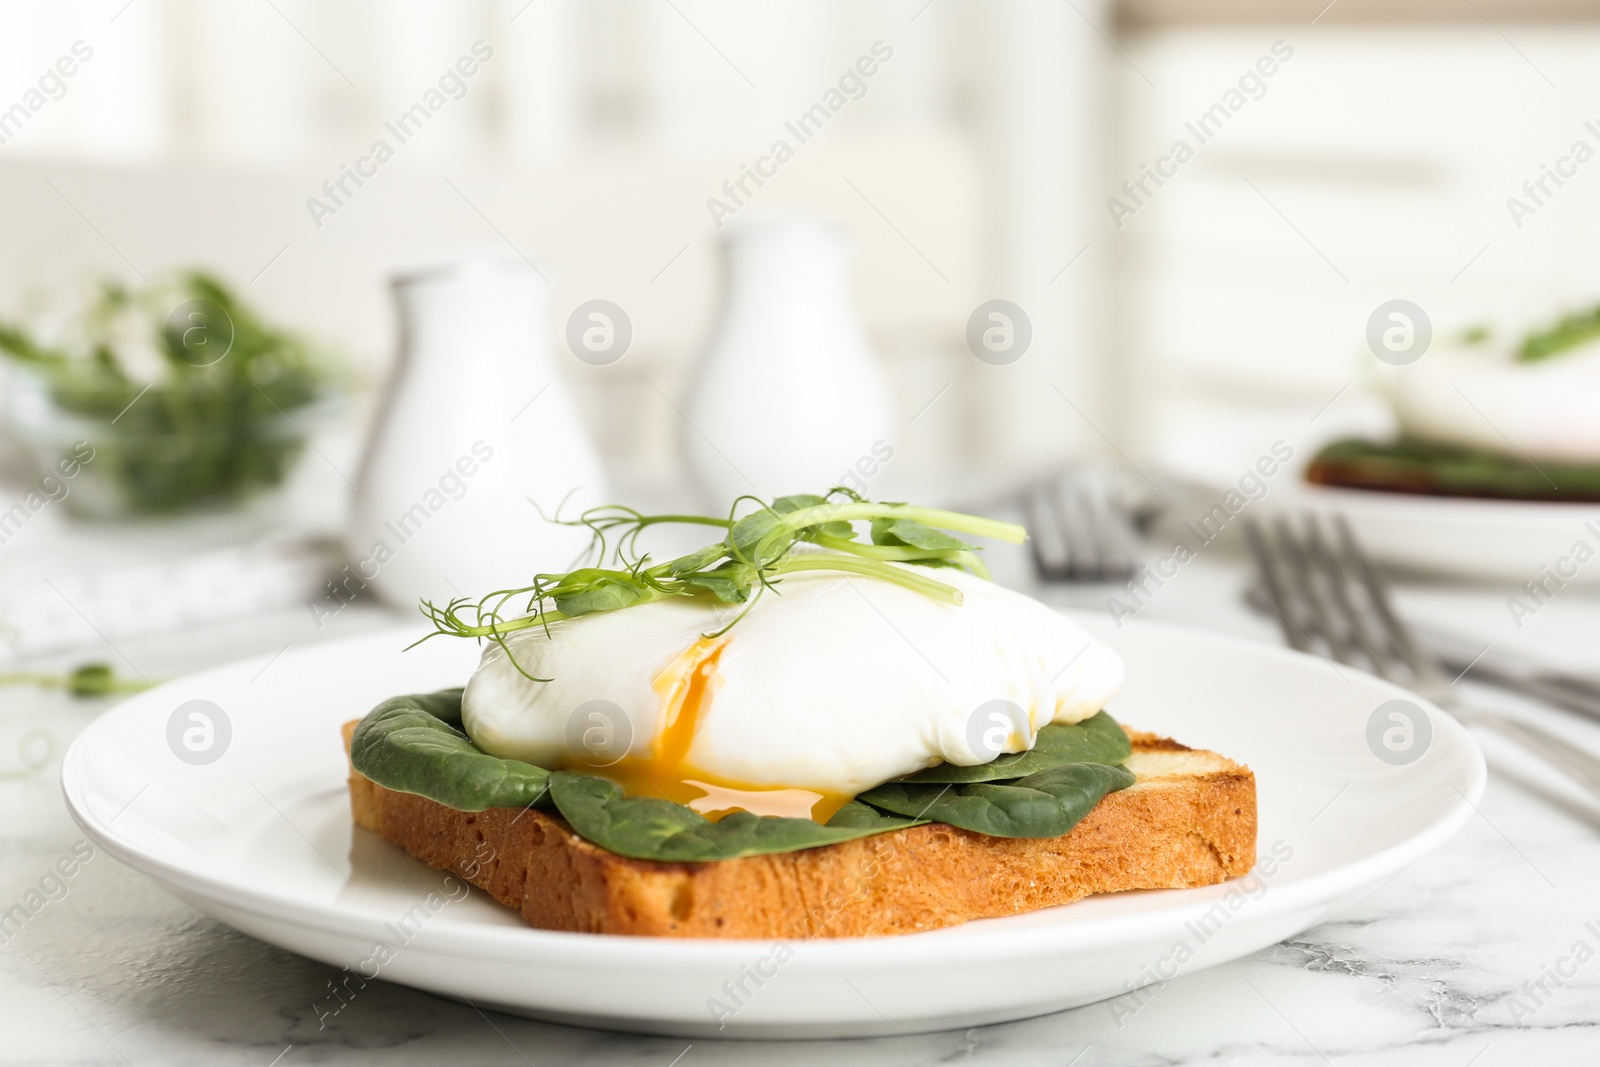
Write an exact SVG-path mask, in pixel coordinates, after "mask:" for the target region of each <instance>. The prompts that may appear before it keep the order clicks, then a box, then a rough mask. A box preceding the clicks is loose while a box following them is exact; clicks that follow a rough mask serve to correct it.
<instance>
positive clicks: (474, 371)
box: [340, 258, 606, 605]
mask: <svg viewBox="0 0 1600 1067" xmlns="http://www.w3.org/2000/svg"><path fill="white" fill-rule="evenodd" d="M547 289H548V286H547V284H546V283H545V281H544V279H543V278H541V277H540V276H539V275H538V273H536V272H535V271H534V269H533V268H532V267H530V266H529V265H528V264H527V263H525V262H523V261H522V260H520V259H515V258H479V259H468V260H462V261H456V262H451V263H447V264H440V265H437V266H432V267H426V268H422V269H419V270H414V271H409V272H406V273H404V274H401V275H398V276H396V277H395V279H394V295H395V301H396V304H397V306H398V312H399V322H400V350H399V356H398V360H397V362H396V366H395V368H394V372H393V376H392V378H391V380H390V383H389V387H388V392H387V396H386V400H385V404H384V407H383V410H382V412H381V413H380V415H379V417H378V420H377V423H376V425H375V427H374V428H373V431H372V434H371V437H370V438H369V440H368V443H367V451H366V455H365V458H364V460H363V462H362V465H361V473H360V477H359V479H358V481H357V488H356V492H355V505H354V509H353V515H352V517H351V522H350V526H349V529H348V531H347V535H346V549H347V551H348V554H349V556H350V559H351V564H350V566H349V568H348V569H347V571H346V573H345V574H344V575H343V576H341V580H340V581H341V584H342V585H343V586H345V587H346V588H347V589H349V591H350V592H355V589H354V588H351V587H352V586H353V585H357V584H360V587H361V588H364V587H365V585H371V586H372V587H373V588H374V589H375V590H376V591H377V592H378V593H379V594H380V595H381V596H382V597H383V598H384V599H385V600H388V601H390V602H392V603H395V604H402V605H412V604H415V603H416V602H417V600H419V599H421V598H427V599H430V600H433V601H435V602H440V603H442V602H444V601H447V600H449V599H450V598H452V597H455V596H471V597H474V598H476V597H478V596H481V595H483V594H484V593H488V592H491V591H493V590H496V589H505V588H513V587H519V586H524V585H528V584H530V582H531V580H532V578H533V575H534V574H535V573H538V572H557V571H564V570H567V569H568V568H569V567H570V565H571V564H572V562H573V560H574V558H575V557H576V556H577V555H578V554H579V553H581V552H582V550H583V548H584V546H585V545H586V544H587V543H588V537H587V531H583V530H581V529H573V528H570V527H565V526H558V525H554V524H551V523H549V522H546V521H545V520H544V519H542V518H540V515H539V510H538V509H537V508H535V506H534V503H535V502H537V504H538V507H539V508H542V509H543V510H544V512H545V513H546V514H547V515H549V514H553V513H554V512H555V510H556V508H557V507H558V506H562V504H563V501H564V500H565V505H564V506H562V510H561V517H562V518H572V517H574V516H576V515H577V514H578V513H579V512H581V511H582V510H583V509H584V508H586V507H590V506H593V505H595V504H598V503H603V502H605V500H606V497H605V492H606V489H605V484H604V475H603V473H602V470H601V466H600V461H599V458H598V457H597V455H596V454H595V450H594V448H593V446H592V445H591V443H590V441H589V438H588V436H587V434H586V432H585V430H584V428H583V425H582V423H581V422H580V421H579V418H578V415H577V412H576V410H575V408H574V406H573V403H572V400H571V397H570V395H569V394H568V392H567V389H566V387H565V385H563V383H562V381H561V378H560V375H559V373H558V371H557V368H556V364H555V360H554V359H553V358H552V356H551V353H550V349H549V346H548V343H547V340H546V338H547V336H548V330H547V328H546V327H547V323H546V304H547Z"/></svg>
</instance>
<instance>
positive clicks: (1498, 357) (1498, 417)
mask: <svg viewBox="0 0 1600 1067" xmlns="http://www.w3.org/2000/svg"><path fill="white" fill-rule="evenodd" d="M1388 392H1389V396H1390V400H1391V402H1392V403H1393V406H1394V410H1395V415H1396V417H1397V418H1398V420H1399V422H1400V425H1401V427H1402V429H1403V430H1404V431H1405V432H1406V433H1407V434H1410V435H1411V436H1414V437H1418V438H1421V439H1423V440H1428V441H1438V442H1441V443H1445V444H1455V445H1464V446H1466V447H1469V448H1480V449H1483V450H1485V451H1489V452H1497V453H1501V454H1504V455H1508V456H1512V457H1516V456H1519V455H1520V456H1524V457H1526V458H1528V459H1531V460H1533V461H1534V462H1539V461H1541V460H1550V461H1556V462H1560V461H1565V462H1572V463H1584V462H1600V343H1591V344H1588V345H1585V346H1583V347H1582V348H1578V349H1574V350H1573V351H1570V352H1563V353H1561V354H1560V355H1556V356H1552V357H1550V358H1549V359H1544V360H1539V361H1536V362H1533V363H1520V362H1516V361H1515V360H1514V359H1513V358H1512V357H1511V353H1509V352H1496V351H1492V350H1491V351H1480V350H1475V349H1448V348H1447V349H1441V350H1438V351H1433V352H1429V353H1427V354H1426V355H1424V356H1423V358H1422V359H1420V360H1419V361H1417V362H1416V363H1414V364H1412V365H1410V366H1407V367H1403V368H1400V369H1399V370H1398V372H1396V373H1393V374H1392V375H1391V378H1390V381H1389V382H1388Z"/></svg>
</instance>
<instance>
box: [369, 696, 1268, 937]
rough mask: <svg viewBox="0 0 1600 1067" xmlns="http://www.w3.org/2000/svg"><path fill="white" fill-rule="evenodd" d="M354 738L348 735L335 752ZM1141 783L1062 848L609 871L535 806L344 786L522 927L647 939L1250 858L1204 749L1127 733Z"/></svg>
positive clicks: (933, 906)
mask: <svg viewBox="0 0 1600 1067" xmlns="http://www.w3.org/2000/svg"><path fill="white" fill-rule="evenodd" d="M354 729H355V723H354V722H351V723H348V724H346V725H345V728H344V735H345V747H346V749H347V750H348V748H349V744H350V735H351V732H352V731H353V730H354ZM1129 737H1130V738H1131V739H1132V741H1133V756H1132V757H1131V758H1130V759H1129V760H1128V764H1127V766H1128V769H1129V770H1131V771H1133V772H1134V774H1135V775H1137V776H1138V780H1137V781H1136V782H1135V783H1134V784H1133V785H1132V786H1130V787H1129V788H1127V789H1123V790H1120V791H1119V792H1116V793H1112V794H1110V795H1108V796H1107V797H1106V798H1105V799H1103V800H1101V801H1100V803H1099V804H1098V805H1097V806H1096V807H1095V809H1094V810H1093V811H1091V812H1090V813H1089V814H1088V816H1087V817H1085V818H1084V819H1083V821H1082V822H1080V823H1078V825H1077V826H1075V827H1073V828H1072V830H1071V831H1069V832H1068V833H1066V834H1065V835H1063V836H1061V837H1055V838H1004V837H988V836H986V835H983V834H977V833H972V832H971V831H968V830H959V829H956V828H955V827H952V826H946V825H943V824H929V825H925V826H915V827H912V828H911V829H908V830H897V831H893V832H890V833H885V834H879V835H877V836H874V837H867V838H862V839H860V840H856V841H847V842H844V843H842V844H837V845H825V846H823V847H821V848H812V849H805V850H802V851H799V852H786V853H780V854H778V855H771V856H750V857H746V858H743V859H734V860H724V861H721V862H717V863H661V862H656V861H653V860H635V859H628V858H626V857H623V856H618V855H616V854H615V853H613V852H608V851H606V850H605V849H603V848H600V847H599V846H597V845H594V844H591V843H590V842H588V841H585V840H584V839H583V838H581V837H579V836H578V835H577V834H575V833H573V832H572V830H571V829H570V828H568V826H567V824H566V822H565V821H563V820H562V819H561V817H560V816H558V815H553V814H548V813H546V812H543V811H536V810H533V809H528V810H521V809H513V808H493V809H490V810H488V811H480V812H465V811H456V810H455V809H454V808H448V807H445V806H444V805H443V804H440V803H437V802H436V801H432V800H429V799H427V798H426V797H421V796H417V795H415V794H412V793H399V792H395V791H393V790H390V789H385V788H384V787H382V786H380V785H377V784H375V783H374V782H372V781H370V780H368V779H367V778H365V777H363V776H362V775H360V774H359V773H357V772H356V771H354V770H352V771H351V772H350V807H351V811H352V814H353V815H354V817H355V821H356V823H357V824H358V825H360V826H363V827H365V828H366V829H368V830H372V831H374V832H375V833H378V834H380V835H382V836H383V837H384V838H386V839H387V840H389V841H391V842H393V843H394V844H396V845H399V846H400V847H401V848H403V849H405V850H406V851H407V852H409V853H411V855H413V856H415V857H417V858H418V859H420V860H422V861H424V862H426V863H428V864H431V865H432V866H434V867H437V868H439V869H440V870H448V871H453V872H454V873H455V874H456V875H458V876H459V877H461V878H463V879H464V880H466V881H467V882H470V883H471V884H472V885H475V886H477V887H478V888H479V889H482V890H484V891H485V892H487V893H488V894H489V895H490V896H492V897H494V898H495V899H496V900H498V901H499V902H500V903H502V904H504V905H505V906H507V907H509V908H512V909H514V910H515V911H517V912H519V913H520V914H521V915H522V917H523V919H524V920H526V921H527V922H528V923H529V924H530V925H532V926H537V927H541V928H543V929H546V930H568V931H574V932H579V933H594V934H633V935H641V936H648V937H729V938H734V937H739V938H761V939H782V938H796V939H807V938H812V937H873V936H879V935H884V934H904V933H911V932H913V931H917V930H933V929H937V928H938V927H941V926H954V925H956V924H958V923H963V922H966V921H967V920H968V919H981V918H988V917H993V916H1000V915H1016V914H1019V913H1022V912H1028V911H1036V910H1038V909H1040V908H1048V907H1050V906H1052V905H1055V904H1069V903H1071V902H1072V901H1075V900H1080V899H1082V898H1083V897H1086V896H1089V895H1090V894H1092V893H1115V892H1120V891H1122V890H1126V889H1184V888H1190V887H1193V886H1202V885H1212V884H1214V883H1217V882H1221V881H1224V880H1226V879H1228V878H1233V877H1236V876H1239V875H1242V874H1244V873H1246V872H1247V871H1249V870H1250V868H1251V867H1253V866H1254V865H1255V861H1256V783H1255V776H1254V775H1253V774H1251V773H1250V769H1249V768H1248V767H1243V766H1240V765H1239V764H1237V763H1234V762H1233V761H1231V760H1228V759H1226V758H1224V757H1222V756H1219V755H1217V754H1216V753H1215V752H1205V751H1199V750H1195V749H1191V748H1186V747H1185V746H1183V745H1180V744H1178V743H1177V742H1176V741H1172V740H1170V739H1167V738H1162V737H1157V736H1155V735H1154V734H1142V733H1134V732H1133V731H1129Z"/></svg>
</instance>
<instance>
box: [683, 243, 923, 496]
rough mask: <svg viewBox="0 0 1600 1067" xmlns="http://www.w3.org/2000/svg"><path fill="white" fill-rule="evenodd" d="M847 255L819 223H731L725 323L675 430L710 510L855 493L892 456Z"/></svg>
mask: <svg viewBox="0 0 1600 1067" xmlns="http://www.w3.org/2000/svg"><path fill="white" fill-rule="evenodd" d="M850 252H851V248H850V242H849V238H848V237H847V235H846V234H845V232H844V231H843V229H842V228H841V227H839V226H838V225H836V224H834V223H831V222H828V221H827V220H823V219H817V218H813V217H810V216H803V215H795V214H785V215H768V216H762V217H754V218H749V219H740V220H738V221H735V222H734V223H732V224H730V226H729V228H728V231H727V236H726V238H725V239H724V242H723V263H724V270H725V279H726V280H725V290H724V297H723V305H722V311H721V316H720V319H719V321H718V323H717V326H716V328H715V332H714V333H713V335H712V339H711V343H710V345H709V347H708V348H707V350H706V353H705V355H704V357H703V358H702V360H701V362H700V365H699V367H698V368H697V370H696V373H695V377H694V381H693V385H692V387H691V391H690V395H689V398H688V401H687V404H686V406H685V409H684V415H685V420H684V422H685V425H684V426H683V427H682V443H683V450H684V454H685V458H686V459H687V461H688V465H689V468H690V471H691V473H692V474H693V475H694V477H695V480H696V481H697V482H698V483H699V485H700V487H701V489H702V491H703V492H704V494H705V496H706V498H707V499H706V504H707V506H708V507H711V508H712V509H714V510H716V511H719V512H720V511H722V510H725V509H726V508H727V507H728V506H729V505H730V504H731V503H732V502H733V500H734V499H735V498H736V497H738V496H740V495H741V494H747V493H753V494H755V495H757V496H760V497H762V498H764V499H770V498H771V497H773V496H781V495H784V494H788V493H808V492H814V493H821V492H825V491H826V490H828V489H829V488H830V487H832V486H834V485H838V484H840V483H841V482H845V483H851V484H852V485H853V487H856V488H857V491H863V490H862V488H861V487H862V486H865V487H866V488H870V487H871V485H870V483H871V481H872V480H873V479H874V478H876V477H877V476H878V475H879V474H880V473H881V468H882V464H883V462H884V461H886V460H887V459H888V457H889V456H890V455H892V454H893V445H894V443H893V441H892V440H891V436H892V435H891V427H892V418H893V416H892V408H891V404H890V399H889V385H888V382H887V380H886V378H885V376H884V373H883V370H882V368H881V367H880V366H879V365H878V362H877V360H876V359H875V358H874V356H873V353H872V350H871V347H870V345H869V344H868V342H867V336H866V331H865V330H863V329H862V326H861V323H860V321H859V320H858V319H857V318H856V315H855V310H854V308H853V305H852V301H851V293H850Z"/></svg>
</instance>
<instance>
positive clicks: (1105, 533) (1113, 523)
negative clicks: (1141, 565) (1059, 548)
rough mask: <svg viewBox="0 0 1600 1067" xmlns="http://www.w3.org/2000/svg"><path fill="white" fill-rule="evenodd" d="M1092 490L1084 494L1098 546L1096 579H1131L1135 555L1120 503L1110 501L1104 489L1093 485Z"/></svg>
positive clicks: (1132, 535) (1135, 545)
mask: <svg viewBox="0 0 1600 1067" xmlns="http://www.w3.org/2000/svg"><path fill="white" fill-rule="evenodd" d="M1093 489H1094V491H1093V492H1091V493H1089V494H1087V498H1088V501H1087V502H1088V506H1089V512H1090V515H1091V517H1092V521H1093V523H1094V529H1095V537H1096V540H1098V541H1099V543H1100V577H1101V578H1103V579H1109V578H1127V577H1131V576H1132V574H1133V572H1134V569H1135V567H1134V561H1135V560H1136V559H1138V555H1139V554H1138V537H1137V535H1136V534H1135V533H1134V531H1133V523H1132V521H1131V520H1130V519H1129V518H1128V515H1127V512H1126V511H1125V510H1124V509H1123V508H1122V506H1121V505H1120V503H1119V502H1118V501H1116V500H1114V499H1113V498H1112V495H1111V490H1110V488H1109V487H1108V486H1106V485H1103V484H1095V485H1094V486H1093Z"/></svg>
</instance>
